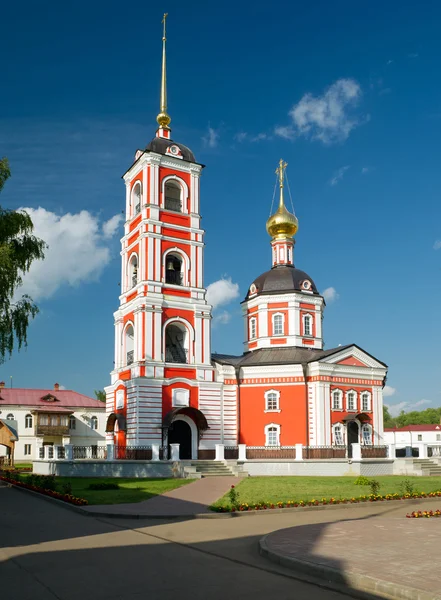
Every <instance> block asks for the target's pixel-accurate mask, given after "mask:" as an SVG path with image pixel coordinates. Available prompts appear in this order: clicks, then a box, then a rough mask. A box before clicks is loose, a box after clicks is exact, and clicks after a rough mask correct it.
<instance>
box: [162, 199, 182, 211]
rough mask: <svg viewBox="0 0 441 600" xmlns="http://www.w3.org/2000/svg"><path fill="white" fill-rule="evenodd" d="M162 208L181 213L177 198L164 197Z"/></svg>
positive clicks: (179, 202)
mask: <svg viewBox="0 0 441 600" xmlns="http://www.w3.org/2000/svg"><path fill="white" fill-rule="evenodd" d="M164 208H165V209H166V210H174V211H176V212H181V211H182V208H181V201H180V200H179V198H170V197H168V198H167V196H166V197H165V204H164Z"/></svg>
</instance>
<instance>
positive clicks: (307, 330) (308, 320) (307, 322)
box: [305, 315, 312, 335]
mask: <svg viewBox="0 0 441 600" xmlns="http://www.w3.org/2000/svg"><path fill="white" fill-rule="evenodd" d="M305 335H312V332H311V317H310V316H308V315H307V316H306V317H305Z"/></svg>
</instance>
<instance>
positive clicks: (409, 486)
mask: <svg viewBox="0 0 441 600" xmlns="http://www.w3.org/2000/svg"><path fill="white" fill-rule="evenodd" d="M400 492H401V494H402V495H403V496H405V495H406V494H410V495H412V494H413V493H414V492H415V486H414V485H413V483H412V482H411V481H410V479H405V480H404V481H403V482H402V483H400Z"/></svg>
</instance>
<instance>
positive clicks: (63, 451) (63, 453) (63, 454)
mask: <svg viewBox="0 0 441 600" xmlns="http://www.w3.org/2000/svg"><path fill="white" fill-rule="evenodd" d="M57 458H58V460H64V459H65V458H66V449H65V447H64V446H57Z"/></svg>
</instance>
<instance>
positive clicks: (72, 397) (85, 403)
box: [0, 388, 106, 411]
mask: <svg viewBox="0 0 441 600" xmlns="http://www.w3.org/2000/svg"><path fill="white" fill-rule="evenodd" d="M44 396H52V397H54V398H55V400H43V398H44ZM2 406H29V407H33V408H42V407H44V408H47V409H48V410H51V411H53V410H57V409H60V408H94V409H96V410H97V409H98V410H99V409H102V410H105V409H106V404H105V403H104V402H100V401H99V400H96V399H95V398H89V396H84V395H83V394H79V393H78V392H74V391H72V390H53V389H52V390H33V389H25V388H2V389H0V408H1V407H2Z"/></svg>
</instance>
